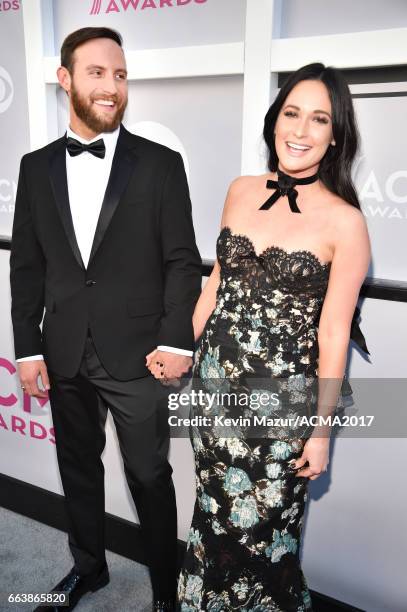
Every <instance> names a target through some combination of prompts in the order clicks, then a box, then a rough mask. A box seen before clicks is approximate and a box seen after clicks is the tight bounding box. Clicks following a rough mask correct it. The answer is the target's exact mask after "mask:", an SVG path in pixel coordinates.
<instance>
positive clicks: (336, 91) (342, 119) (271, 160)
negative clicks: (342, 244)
mask: <svg viewBox="0 0 407 612" xmlns="http://www.w3.org/2000/svg"><path fill="white" fill-rule="evenodd" d="M306 80H315V81H322V83H324V85H325V86H326V88H327V90H328V93H329V98H330V100H331V106H332V133H333V138H334V140H335V142H336V145H335V146H332V145H329V147H328V149H327V151H326V153H325V155H324V157H323V158H322V159H321V161H320V164H319V168H318V177H319V179H320V180H321V181H322V183H323V184H324V185H325V186H326V187H327V188H328V189H329V190H330V191H331V192H333V193H336V194H337V195H338V196H340V197H341V198H343V199H344V200H346V201H347V202H349V203H350V204H352V205H353V206H356V208H359V209H360V203H359V200H358V196H357V194H356V189H355V186H354V184H353V181H352V177H351V170H352V163H353V160H354V158H355V155H356V153H357V151H358V148H359V132H358V128H357V125H356V120H355V113H354V109H353V103H352V98H351V95H350V91H349V87H348V84H347V83H346V81H345V78H344V76H343V75H342V73H341V72H340V71H339V70H338V69H337V68H332V67H331V66H328V67H326V66H324V64H320V63H314V64H308V65H307V66H303V67H302V68H299V69H298V70H297V71H296V72H294V73H293V74H291V75H290V76H289V77H288V79H287V80H286V81H285V82H284V84H283V86H282V87H281V89H280V91H279V93H278V96H277V97H276V99H275V100H274V102H273V104H272V105H271V106H270V108H269V110H268V112H267V115H266V117H265V119H264V130H263V136H264V140H265V141H266V144H267V147H268V151H269V156H268V168H269V170H270V171H271V172H276V171H277V167H278V157H277V152H276V148H275V143H274V131H275V125H276V121H277V117H278V115H279V112H280V110H281V108H282V106H283V104H284V102H285V99H286V98H287V96H288V94H289V93H290V91H291V90H292V89H293V87H294V86H295V85H297V83H299V82H300V81H306Z"/></svg>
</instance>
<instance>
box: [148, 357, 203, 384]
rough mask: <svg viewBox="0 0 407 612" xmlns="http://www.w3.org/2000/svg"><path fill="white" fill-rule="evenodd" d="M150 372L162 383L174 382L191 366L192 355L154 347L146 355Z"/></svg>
mask: <svg viewBox="0 0 407 612" xmlns="http://www.w3.org/2000/svg"><path fill="white" fill-rule="evenodd" d="M146 366H147V367H148V369H149V370H150V372H151V374H152V375H153V376H154V377H155V378H157V379H158V380H161V381H162V382H163V383H164V384H171V385H172V384H175V383H176V382H177V381H178V379H179V378H181V376H182V375H183V374H186V373H187V372H188V371H189V369H190V368H191V366H192V357H186V356H185V355H179V354H178V353H170V352H168V351H159V350H158V349H155V350H154V351H152V352H151V353H149V354H148V355H147V357H146Z"/></svg>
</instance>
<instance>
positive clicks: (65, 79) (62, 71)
mask: <svg viewBox="0 0 407 612" xmlns="http://www.w3.org/2000/svg"><path fill="white" fill-rule="evenodd" d="M57 77H58V82H59V84H60V85H61V87H62V89H65V91H66V93H69V92H70V91H71V82H72V79H71V75H70V72H69V70H68V69H67V68H65V66H60V67H59V68H58V70H57Z"/></svg>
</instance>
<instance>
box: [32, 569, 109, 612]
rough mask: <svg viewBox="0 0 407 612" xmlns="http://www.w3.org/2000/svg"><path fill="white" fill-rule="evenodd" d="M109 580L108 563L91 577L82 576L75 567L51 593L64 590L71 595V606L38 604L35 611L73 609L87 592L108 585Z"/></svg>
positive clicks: (47, 611)
mask: <svg viewBox="0 0 407 612" xmlns="http://www.w3.org/2000/svg"><path fill="white" fill-rule="evenodd" d="M108 582H109V571H108V569H107V565H106V566H105V567H104V568H103V569H102V570H101V572H100V573H99V574H98V575H97V576H96V578H95V577H94V576H93V577H92V578H90V577H89V576H81V575H80V574H78V572H77V571H76V569H75V568H74V567H73V568H72V569H71V571H70V572H69V574H67V575H66V576H65V578H62V580H61V581H60V582H58V584H57V585H55V586H54V588H53V589H52V590H51V593H55V592H64V593H66V594H67V596H69V606H58V605H54V606H43V605H41V606H38V607H37V608H35V610H34V612H68V611H69V610H73V609H74V608H75V606H76V604H77V603H78V601H79V600H80V598H81V597H82V595H85V593H88V592H89V591H92V592H93V593H94V592H95V591H97V590H98V589H101V588H102V587H104V586H106V585H107V584H108Z"/></svg>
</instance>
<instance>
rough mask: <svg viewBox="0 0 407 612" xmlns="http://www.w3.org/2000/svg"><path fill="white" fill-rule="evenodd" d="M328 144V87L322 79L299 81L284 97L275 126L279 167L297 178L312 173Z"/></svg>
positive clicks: (330, 117)
mask: <svg viewBox="0 0 407 612" xmlns="http://www.w3.org/2000/svg"><path fill="white" fill-rule="evenodd" d="M330 144H334V140H333V135H332V109H331V101H330V99H329V94H328V90H327V88H326V87H325V85H324V84H323V83H322V82H321V81H314V80H312V81H311V80H306V81H300V83H297V85H295V87H293V89H292V90H291V91H290V93H289V94H288V96H287V98H286V99H285V101H284V104H283V106H282V108H281V110H280V113H279V115H278V117H277V121H276V125H275V147H276V152H277V157H278V160H279V168H280V169H281V170H282V171H283V172H286V173H287V174H292V175H294V176H298V177H301V176H309V175H311V174H315V173H316V172H317V170H318V166H319V163H320V161H321V159H322V158H323V156H324V155H325V152H326V150H327V149H328V147H329V145H330Z"/></svg>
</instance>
